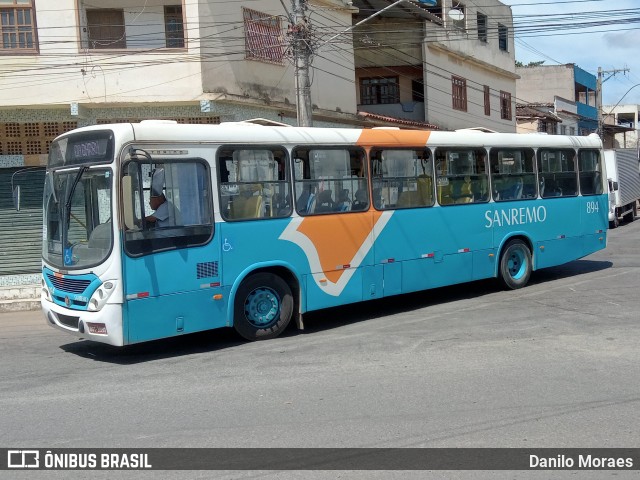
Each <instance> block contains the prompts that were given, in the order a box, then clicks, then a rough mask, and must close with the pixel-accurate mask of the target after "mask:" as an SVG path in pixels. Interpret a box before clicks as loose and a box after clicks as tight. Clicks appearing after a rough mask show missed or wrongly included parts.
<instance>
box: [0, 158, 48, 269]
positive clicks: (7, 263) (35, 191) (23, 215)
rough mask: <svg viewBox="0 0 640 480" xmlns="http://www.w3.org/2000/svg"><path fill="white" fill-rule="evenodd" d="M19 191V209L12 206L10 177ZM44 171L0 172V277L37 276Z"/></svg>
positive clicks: (39, 266) (39, 264) (40, 255)
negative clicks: (28, 274)
mask: <svg viewBox="0 0 640 480" xmlns="http://www.w3.org/2000/svg"><path fill="white" fill-rule="evenodd" d="M16 172H19V173H17V174H16V175H15V177H14V185H15V184H17V185H20V188H21V206H20V211H19V212H17V211H16V210H15V208H14V206H13V194H12V191H11V177H12V175H13V174H14V173H16ZM44 173H45V169H44V167H42V168H33V169H24V167H23V168H6V169H1V170H0V275H20V274H25V273H37V272H39V271H40V268H41V263H40V262H41V258H42V191H43V189H44Z"/></svg>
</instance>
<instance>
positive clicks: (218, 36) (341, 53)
mask: <svg viewBox="0 0 640 480" xmlns="http://www.w3.org/2000/svg"><path fill="white" fill-rule="evenodd" d="M176 3H177V2H176V0H148V1H146V2H139V1H137V0H111V1H110V2H109V5H108V7H109V8H123V9H124V10H125V12H126V13H125V22H126V27H125V31H126V35H127V48H126V50H122V49H120V50H103V49H84V50H83V48H82V45H85V46H86V45H88V43H87V41H86V38H87V33H86V28H84V27H85V26H86V14H85V9H86V8H94V7H95V5H96V2H89V1H88V0H58V1H56V2H48V3H47V5H46V7H45V6H44V5H43V4H44V2H39V3H38V4H37V5H36V17H37V25H38V36H39V45H40V52H39V54H36V55H33V54H31V55H19V56H18V55H11V56H6V55H4V56H1V57H0V66H1V67H2V69H3V71H4V72H7V73H5V74H3V75H2V76H1V77H0V106H3V107H11V106H31V105H33V106H38V107H42V106H52V105H68V104H69V103H71V102H78V103H79V104H81V105H95V104H105V105H114V104H139V103H159V104H162V103H174V104H175V103H181V102H182V103H184V102H198V101H199V100H201V99H208V100H216V98H217V97H218V96H219V94H227V93H228V94H230V95H234V96H238V97H242V99H244V100H246V101H248V102H252V101H254V100H255V102H254V103H256V104H259V105H268V104H269V103H270V102H284V103H285V104H286V103H289V104H295V89H294V71H293V67H292V65H291V63H290V62H289V61H288V60H285V62H284V63H283V65H273V64H269V63H264V62H260V61H255V60H246V59H245V41H244V26H243V19H242V4H241V3H238V2H218V1H215V0H182V5H183V12H184V19H185V23H184V32H185V46H186V47H187V48H185V49H166V48H164V46H165V42H164V38H165V37H164V35H165V34H164V14H163V12H164V9H163V8H164V7H163V6H164V5H175V4H176ZM337 5H339V7H338V6H337ZM249 6H250V7H251V8H252V9H254V10H258V11H260V12H263V13H270V14H273V15H276V16H280V17H282V16H283V13H284V12H283V7H282V4H281V3H280V2H279V1H278V0H258V1H256V2H252V3H251V4H250V5H249ZM38 7H40V8H39V9H38ZM103 7H104V6H103ZM327 7H332V18H333V19H335V22H334V23H333V24H332V25H330V27H332V28H335V29H336V30H335V31H336V32H337V31H340V30H343V29H344V28H346V26H348V25H350V24H351V10H349V9H347V8H345V6H344V3H342V2H337V1H334V0H331V1H328V2H327V4H323V5H316V6H314V8H317V9H319V10H320V9H325V8H327ZM282 27H283V41H284V42H285V43H286V42H287V39H286V38H285V36H284V33H285V31H286V27H287V22H286V21H283V22H282ZM350 41H351V38H350V37H349V36H345V37H344V38H343V39H341V41H338V42H337V43H332V44H331V46H330V47H329V46H328V47H326V48H324V49H323V48H320V49H319V50H318V54H317V55H316V56H315V57H314V63H313V65H314V67H315V68H314V70H313V73H312V79H313V84H312V102H313V103H314V104H315V105H317V106H318V107H319V108H322V109H327V110H332V111H336V110H340V111H342V112H352V113H355V111H356V97H355V88H354V85H353V78H354V76H355V75H354V67H353V52H352V48H351V46H350ZM285 46H286V45H285ZM327 72H330V73H327Z"/></svg>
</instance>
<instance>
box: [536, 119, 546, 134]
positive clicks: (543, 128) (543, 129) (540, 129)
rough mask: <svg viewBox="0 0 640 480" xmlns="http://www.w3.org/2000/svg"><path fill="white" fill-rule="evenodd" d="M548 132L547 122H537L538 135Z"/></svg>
mask: <svg viewBox="0 0 640 480" xmlns="http://www.w3.org/2000/svg"><path fill="white" fill-rule="evenodd" d="M548 131H549V122H547V121H546V120H538V132H540V133H548Z"/></svg>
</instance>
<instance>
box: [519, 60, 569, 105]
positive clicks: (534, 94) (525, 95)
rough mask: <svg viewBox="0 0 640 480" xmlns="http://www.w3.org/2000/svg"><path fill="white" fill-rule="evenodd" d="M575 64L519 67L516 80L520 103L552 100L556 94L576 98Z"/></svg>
mask: <svg viewBox="0 0 640 480" xmlns="http://www.w3.org/2000/svg"><path fill="white" fill-rule="evenodd" d="M573 72H574V70H573V65H572V64H569V65H549V66H539V67H517V68H516V73H517V74H518V75H519V76H520V78H519V79H518V80H516V93H517V95H518V102H519V103H546V102H552V101H553V98H554V97H556V96H559V97H563V98H566V99H571V100H575V82H574V76H573Z"/></svg>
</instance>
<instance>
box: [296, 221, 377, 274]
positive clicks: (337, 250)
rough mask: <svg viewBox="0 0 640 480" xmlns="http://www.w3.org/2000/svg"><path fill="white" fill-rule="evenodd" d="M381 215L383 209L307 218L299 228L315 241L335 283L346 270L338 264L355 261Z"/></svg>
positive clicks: (323, 262) (322, 262)
mask: <svg viewBox="0 0 640 480" xmlns="http://www.w3.org/2000/svg"><path fill="white" fill-rule="evenodd" d="M380 215H382V212H378V211H376V210H372V211H369V212H366V213H352V214H348V215H327V216H323V215H319V216H316V217H306V218H305V219H304V220H303V221H302V222H301V223H300V225H299V226H298V228H297V230H298V231H299V232H300V233H302V234H303V235H305V236H306V237H307V238H308V239H309V240H311V242H312V243H313V245H314V246H315V247H316V251H317V252H318V257H319V258H320V266H321V268H322V271H323V272H324V274H325V275H326V277H327V278H328V279H329V280H330V281H331V282H333V283H336V282H337V281H338V280H339V279H340V277H341V276H342V274H343V273H344V270H336V265H342V266H344V265H348V264H350V263H351V261H352V260H353V257H354V256H355V254H356V253H357V252H358V250H360V247H362V245H363V244H364V242H365V241H366V240H367V237H368V236H369V235H370V234H371V232H372V230H373V226H374V225H375V223H376V222H377V221H378V219H379V218H380Z"/></svg>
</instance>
